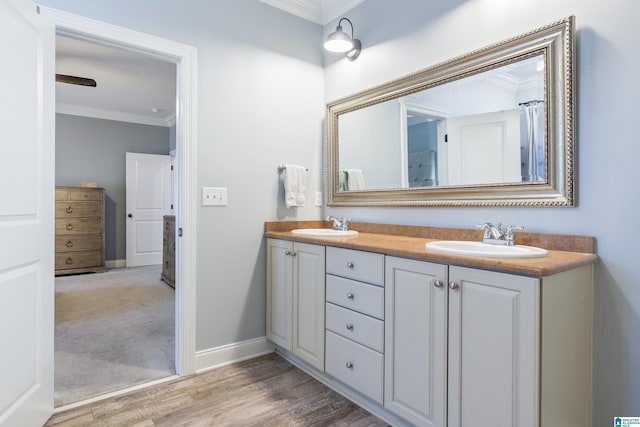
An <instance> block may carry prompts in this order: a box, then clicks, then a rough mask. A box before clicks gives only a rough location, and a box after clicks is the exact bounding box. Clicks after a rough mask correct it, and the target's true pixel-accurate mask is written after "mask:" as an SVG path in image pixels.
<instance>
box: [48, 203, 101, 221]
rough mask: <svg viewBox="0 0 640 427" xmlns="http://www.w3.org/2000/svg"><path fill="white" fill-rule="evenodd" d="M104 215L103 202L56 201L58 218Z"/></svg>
mask: <svg viewBox="0 0 640 427" xmlns="http://www.w3.org/2000/svg"><path fill="white" fill-rule="evenodd" d="M99 216H102V203H101V202H56V218H77V217H99Z"/></svg>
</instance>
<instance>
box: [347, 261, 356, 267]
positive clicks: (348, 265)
mask: <svg viewBox="0 0 640 427" xmlns="http://www.w3.org/2000/svg"><path fill="white" fill-rule="evenodd" d="M347 267H348V268H351V269H353V267H355V265H354V264H353V263H352V262H351V261H349V262H348V263H347Z"/></svg>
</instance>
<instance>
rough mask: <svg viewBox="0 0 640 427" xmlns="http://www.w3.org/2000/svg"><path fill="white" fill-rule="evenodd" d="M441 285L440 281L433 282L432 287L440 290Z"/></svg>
mask: <svg viewBox="0 0 640 427" xmlns="http://www.w3.org/2000/svg"><path fill="white" fill-rule="evenodd" d="M442 285H443V283H442V281H441V280H434V282H433V286H435V287H436V288H441V287H442Z"/></svg>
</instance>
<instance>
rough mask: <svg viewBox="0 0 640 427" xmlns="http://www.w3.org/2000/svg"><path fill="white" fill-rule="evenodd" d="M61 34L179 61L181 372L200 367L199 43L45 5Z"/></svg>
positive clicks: (177, 207)
mask: <svg viewBox="0 0 640 427" xmlns="http://www.w3.org/2000/svg"><path fill="white" fill-rule="evenodd" d="M40 8H41V9H42V11H43V12H44V13H45V14H46V16H48V17H49V18H50V19H52V20H53V22H54V23H55V25H56V34H62V35H65V36H69V37H74V38H80V39H83V40H87V41H90V42H95V43H99V44H106V45H109V46H114V47H118V48H123V49H127V50H130V51H133V52H138V53H141V54H143V55H149V56H153V57H155V58H158V59H161V60H165V61H167V62H173V63H175V64H176V68H177V77H176V97H177V106H178V107H177V111H176V164H177V174H176V178H177V180H176V181H177V182H176V184H177V185H176V189H177V191H176V193H177V196H178V197H177V198H176V200H175V212H176V230H177V231H178V230H179V232H178V235H181V236H180V238H178V239H176V290H175V292H176V293H175V295H176V300H175V319H176V325H175V334H176V335H175V356H176V357H175V360H176V373H177V374H178V375H183V376H184V375H191V374H194V373H195V358H196V317H195V312H196V299H195V292H196V280H195V279H196V212H195V206H197V205H196V203H197V198H196V197H197V191H196V163H195V151H196V106H197V90H196V85H197V49H196V48H195V47H193V46H189V45H185V44H181V43H177V42H174V41H172V40H167V39H163V38H161V37H156V36H152V35H149V34H145V33H141V32H138V31H134V30H130V29H127V28H123V27H119V26H116V25H112V24H107V23H104V22H101V21H96V20H93V19H89V18H85V17H83V16H79V15H74V14H71V13H67V12H63V11H60V10H56V9H52V8H48V7H44V6H40Z"/></svg>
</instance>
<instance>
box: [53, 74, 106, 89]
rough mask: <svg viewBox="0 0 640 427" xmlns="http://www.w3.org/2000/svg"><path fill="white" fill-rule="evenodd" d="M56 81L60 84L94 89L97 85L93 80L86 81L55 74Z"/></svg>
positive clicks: (86, 79) (80, 78) (81, 78)
mask: <svg viewBox="0 0 640 427" xmlns="http://www.w3.org/2000/svg"><path fill="white" fill-rule="evenodd" d="M56 81H57V82H60V83H68V84H72V85H80V86H90V87H96V86H97V85H98V84H97V83H96V81H95V80H93V79H88V78H86V77H76V76H68V75H66V74H56Z"/></svg>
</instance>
